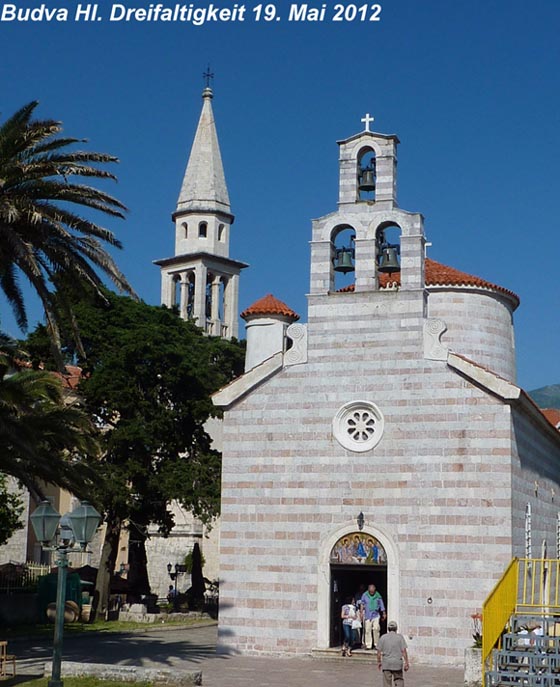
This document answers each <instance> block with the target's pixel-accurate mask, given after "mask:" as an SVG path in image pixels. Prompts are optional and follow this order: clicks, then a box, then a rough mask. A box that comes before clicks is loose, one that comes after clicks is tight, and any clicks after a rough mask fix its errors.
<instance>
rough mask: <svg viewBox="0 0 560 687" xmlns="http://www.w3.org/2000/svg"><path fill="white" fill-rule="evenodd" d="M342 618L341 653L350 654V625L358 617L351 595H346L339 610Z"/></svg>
mask: <svg viewBox="0 0 560 687" xmlns="http://www.w3.org/2000/svg"><path fill="white" fill-rule="evenodd" d="M340 617H341V618H342V632H343V633H344V639H343V643H342V655H343V656H352V625H353V623H354V621H355V620H356V619H357V618H358V611H357V610H356V606H355V605H354V599H353V598H352V597H351V596H347V597H346V602H345V604H344V606H343V607H342V609H341V611H340Z"/></svg>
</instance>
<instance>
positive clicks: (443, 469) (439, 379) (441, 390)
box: [219, 291, 512, 663]
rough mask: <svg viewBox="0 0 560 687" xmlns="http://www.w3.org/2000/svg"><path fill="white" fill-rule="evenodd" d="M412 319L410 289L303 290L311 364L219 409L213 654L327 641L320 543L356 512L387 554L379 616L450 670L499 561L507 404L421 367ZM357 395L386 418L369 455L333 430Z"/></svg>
mask: <svg viewBox="0 0 560 687" xmlns="http://www.w3.org/2000/svg"><path fill="white" fill-rule="evenodd" d="M423 313H424V293H423V292H420V291H419V292H406V291H401V292H400V293H399V294H394V293H381V292H377V293H376V294H375V295H373V294H372V293H369V294H368V293H363V294H336V295H334V296H330V297H312V298H311V299H310V316H309V324H308V329H309V351H308V353H309V360H308V363H307V364H302V365H295V366H293V367H289V368H285V369H284V370H283V371H281V372H280V373H278V374H277V375H276V376H274V377H272V378H271V379H270V380H268V381H267V382H266V383H264V384H263V385H262V386H261V387H259V388H258V389H256V390H254V391H253V392H252V393H250V394H249V395H248V396H246V397H244V398H243V399H242V400H240V401H239V402H238V403H237V404H236V405H235V406H234V407H233V408H231V409H230V410H229V411H228V412H227V413H226V416H225V420H224V455H223V476H222V484H223V490H222V524H221V578H222V582H221V588H220V635H219V636H220V643H221V645H222V646H227V647H233V648H234V649H235V650H239V651H242V652H244V653H272V654H282V653H300V654H301V653H308V652H310V651H311V649H312V648H314V647H326V646H328V644H329V613H328V611H329V604H330V593H329V589H330V569H329V565H328V556H329V553H330V548H329V547H330V545H331V544H330V542H332V541H333V536H335V535H336V533H337V532H340V531H343V530H344V528H352V526H353V527H354V528H355V521H356V516H357V515H358V513H359V512H360V511H362V512H363V513H364V516H365V518H366V523H365V526H364V531H366V532H369V533H371V534H372V535H374V536H377V537H378V538H379V539H380V540H381V541H382V542H383V543H384V545H385V547H386V549H387V551H388V552H390V559H389V585H388V586H389V594H388V599H387V601H388V612H389V616H390V617H395V618H396V619H397V620H398V621H399V624H400V627H401V629H402V631H403V632H404V634H405V635H406V636H407V637H409V645H410V648H411V653H412V655H413V656H414V660H415V661H417V662H422V661H430V662H432V663H433V662H441V663H461V662H462V660H463V651H464V648H465V647H466V646H469V645H470V643H471V641H472V640H471V636H470V635H471V632H470V622H471V621H470V615H471V614H472V613H474V612H475V611H476V610H478V609H479V608H480V605H481V603H482V600H483V599H484V598H485V596H486V594H487V593H488V591H489V590H490V589H491V588H492V586H493V584H494V581H495V580H496V579H497V578H498V577H499V575H500V574H501V572H502V570H503V568H504V566H505V564H506V563H507V562H508V561H509V560H510V557H511V551H512V543H511V491H510V486H511V470H510V464H509V461H510V452H511V436H510V411H509V407H508V406H504V405H503V404H502V403H500V402H499V401H498V400H496V399H494V398H493V397H490V396H489V395H487V394H485V393H483V392H482V391H480V390H479V389H478V388H476V387H474V386H473V385H471V384H470V383H469V382H468V381H466V380H464V379H463V378H462V377H460V376H459V375H457V374H456V373H455V372H453V371H452V370H451V369H449V368H448V367H447V364H446V363H445V362H444V361H427V360H424V359H423V357H422V347H423V344H422V326H423ZM358 399H362V400H369V401H372V402H374V403H375V404H377V406H378V407H379V409H380V410H381V412H382V413H383V415H384V418H385V432H384V435H383V438H382V440H381V442H380V443H379V444H378V445H377V446H376V447H375V448H374V449H372V450H370V451H367V452H365V453H355V452H351V451H347V450H346V449H344V448H342V447H341V445H340V444H339V443H338V441H337V440H336V439H335V438H334V437H333V433H332V419H333V416H334V415H335V413H336V412H337V410H338V409H339V408H340V406H341V405H342V404H344V403H346V402H349V401H354V400H358ZM430 600H431V603H430Z"/></svg>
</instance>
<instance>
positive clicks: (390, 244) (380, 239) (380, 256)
mask: <svg viewBox="0 0 560 687" xmlns="http://www.w3.org/2000/svg"><path fill="white" fill-rule="evenodd" d="M400 241H401V228H400V227H399V225H398V224H396V223H393V222H385V223H383V224H381V225H380V226H379V227H378V228H377V231H376V232H375V247H376V259H375V262H376V270H377V276H378V277H379V279H380V280H381V281H382V282H386V283H390V282H392V281H393V280H394V279H395V278H396V277H397V276H398V275H399V273H400V271H401V265H400V254H401V243H400ZM383 285H384V284H383V283H381V286H383Z"/></svg>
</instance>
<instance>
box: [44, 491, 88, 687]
mask: <svg viewBox="0 0 560 687" xmlns="http://www.w3.org/2000/svg"><path fill="white" fill-rule="evenodd" d="M30 520H31V524H32V526H33V529H34V531H35V536H36V537H37V540H38V541H39V542H40V543H41V546H42V547H43V549H45V551H55V552H56V554H57V556H56V559H55V562H56V565H57V566H58V579H57V585H56V622H55V626H54V643H53V661H52V674H51V679H50V680H49V682H48V687H63V682H62V680H61V678H60V672H61V670H60V669H61V663H62V640H63V636H64V606H65V603H66V573H67V570H68V551H69V549H71V548H72V547H73V546H74V544H75V543H76V544H78V545H79V547H80V549H81V550H82V551H85V549H86V546H87V544H88V543H89V542H90V541H91V539H92V537H93V535H94V534H95V530H96V529H97V527H98V525H99V521H100V520H101V515H99V513H98V512H97V511H96V510H95V508H94V507H93V506H92V505H91V504H90V503H88V502H87V501H82V503H81V504H80V505H79V506H78V507H77V508H75V509H74V510H73V511H72V512H71V513H66V515H63V516H62V517H60V513H57V511H56V510H55V509H54V508H53V507H52V505H51V504H50V503H49V501H41V503H40V504H39V506H38V507H37V508H36V509H35V511H34V512H33V515H32V516H31V518H30ZM57 529H58V532H59V536H58V540H57V541H56V542H55V541H54V538H55V535H56V532H57Z"/></svg>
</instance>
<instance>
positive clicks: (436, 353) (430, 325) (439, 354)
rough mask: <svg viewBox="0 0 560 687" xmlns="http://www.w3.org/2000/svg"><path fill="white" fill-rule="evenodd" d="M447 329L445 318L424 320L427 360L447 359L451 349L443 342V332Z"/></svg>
mask: <svg viewBox="0 0 560 687" xmlns="http://www.w3.org/2000/svg"><path fill="white" fill-rule="evenodd" d="M445 331H447V325H446V324H445V322H444V321H443V320H435V319H432V320H426V321H425V322H424V358H426V359H427V360H447V355H448V353H449V349H448V348H447V346H444V345H443V344H442V343H441V336H442V334H443V333H444V332H445Z"/></svg>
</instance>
